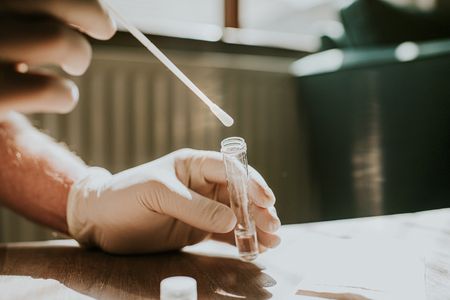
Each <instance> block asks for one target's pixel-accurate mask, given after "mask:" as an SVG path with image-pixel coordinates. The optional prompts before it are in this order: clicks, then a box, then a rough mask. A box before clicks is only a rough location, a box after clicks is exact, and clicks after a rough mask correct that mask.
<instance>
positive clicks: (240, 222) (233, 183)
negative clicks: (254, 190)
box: [221, 137, 258, 261]
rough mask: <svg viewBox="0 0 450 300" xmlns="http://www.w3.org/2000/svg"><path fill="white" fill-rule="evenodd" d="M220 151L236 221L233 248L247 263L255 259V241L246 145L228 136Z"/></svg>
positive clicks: (241, 139) (256, 250)
mask: <svg viewBox="0 0 450 300" xmlns="http://www.w3.org/2000/svg"><path fill="white" fill-rule="evenodd" d="M221 152H222V154H223V158H224V164H225V170H226V175H227V182H228V192H229V197H230V205H231V208H232V209H233V212H234V213H235V215H236V218H237V224H236V228H235V229H234V234H235V239H236V247H237V248H238V250H239V255H240V257H241V259H243V260H247V261H250V260H253V259H255V258H256V257H257V256H258V240H257V236H256V230H255V222H254V220H253V217H252V215H251V213H250V200H249V197H248V165H247V145H246V143H245V140H244V139H243V138H241V137H229V138H226V139H224V140H223V141H222V143H221Z"/></svg>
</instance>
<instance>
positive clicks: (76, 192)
mask: <svg viewBox="0 0 450 300" xmlns="http://www.w3.org/2000/svg"><path fill="white" fill-rule="evenodd" d="M111 176H112V175H111V173H110V172H109V171H108V170H106V169H103V168H99V167H90V168H89V169H88V172H87V175H86V176H85V177H83V178H82V179H80V180H78V181H77V182H75V183H74V184H73V185H72V187H71V188H70V191H69V195H68V198H67V226H68V231H69V234H70V235H71V236H72V237H73V238H74V239H76V240H77V241H78V242H79V243H80V244H82V245H85V246H93V245H95V241H94V236H95V228H96V226H95V222H94V220H93V219H92V218H91V214H92V212H93V210H95V207H94V206H95V203H96V199H98V198H99V196H100V194H101V192H102V190H103V189H104V187H105V185H106V183H107V182H108V180H109V179H110V178H111Z"/></svg>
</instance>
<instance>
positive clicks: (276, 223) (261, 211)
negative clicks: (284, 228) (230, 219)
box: [250, 205, 281, 233]
mask: <svg viewBox="0 0 450 300" xmlns="http://www.w3.org/2000/svg"><path fill="white" fill-rule="evenodd" d="M250 209H251V211H252V214H253V218H254V219H255V224H256V227H258V228H259V229H261V230H262V231H265V232H272V233H273V232H276V231H277V230H278V229H279V228H280V226H281V222H280V219H279V218H278V216H277V213H276V210H275V208H274V207H270V208H261V207H259V206H256V205H251V206H250Z"/></svg>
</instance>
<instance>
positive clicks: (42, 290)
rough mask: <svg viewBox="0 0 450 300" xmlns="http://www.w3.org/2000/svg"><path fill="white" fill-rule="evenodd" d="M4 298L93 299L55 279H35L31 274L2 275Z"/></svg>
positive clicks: (1, 292)
mask: <svg viewBox="0 0 450 300" xmlns="http://www.w3.org/2000/svg"><path fill="white" fill-rule="evenodd" d="M0 298H1V299H2V300H22V299H24V300H25V299H27V300H28V299H38V300H39V299H45V300H53V299H55V300H75V299H76V300H93V298H91V297H88V296H86V295H83V294H80V293H78V292H76V291H74V290H72V289H70V288H68V287H66V286H65V285H63V284H62V283H60V282H59V281H57V280H54V279H35V278H32V277H29V276H0Z"/></svg>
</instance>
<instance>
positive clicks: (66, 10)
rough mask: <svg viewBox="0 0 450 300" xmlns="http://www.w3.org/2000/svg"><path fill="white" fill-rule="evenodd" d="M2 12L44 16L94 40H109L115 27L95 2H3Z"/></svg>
mask: <svg viewBox="0 0 450 300" xmlns="http://www.w3.org/2000/svg"><path fill="white" fill-rule="evenodd" d="M2 8H3V10H4V11H15V12H19V13H25V14H30V13H33V14H36V13H38V14H46V15H51V16H53V17H56V18H58V19H60V20H62V21H63V22H64V23H67V24H70V25H73V26H74V27H76V28H78V29H79V30H80V31H82V32H85V33H86V34H88V35H90V36H92V37H93V38H96V39H101V40H104V39H109V38H111V37H112V36H113V35H114V33H115V32H116V29H117V28H116V25H115V23H114V21H113V20H112V18H111V17H110V16H109V14H108V13H107V11H106V9H105V8H104V7H103V6H102V5H101V4H100V2H99V1H97V0H83V1H80V0H40V1H36V0H21V1H17V0H3V1H2Z"/></svg>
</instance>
